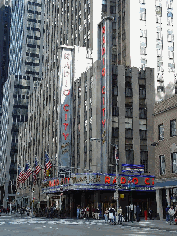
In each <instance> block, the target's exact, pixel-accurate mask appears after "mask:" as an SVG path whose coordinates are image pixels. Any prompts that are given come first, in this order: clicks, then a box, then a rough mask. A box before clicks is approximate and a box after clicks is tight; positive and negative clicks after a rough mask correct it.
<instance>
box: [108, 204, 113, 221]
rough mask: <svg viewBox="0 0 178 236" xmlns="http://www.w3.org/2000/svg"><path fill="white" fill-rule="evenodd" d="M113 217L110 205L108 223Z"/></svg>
mask: <svg viewBox="0 0 178 236" xmlns="http://www.w3.org/2000/svg"><path fill="white" fill-rule="evenodd" d="M113 219H114V215H113V209H112V207H111V206H110V208H109V220H110V223H111V224H113Z"/></svg>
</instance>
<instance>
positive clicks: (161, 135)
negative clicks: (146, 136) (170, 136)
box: [158, 124, 164, 140]
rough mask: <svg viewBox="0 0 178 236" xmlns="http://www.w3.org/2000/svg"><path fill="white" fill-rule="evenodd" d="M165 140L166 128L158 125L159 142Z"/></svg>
mask: <svg viewBox="0 0 178 236" xmlns="http://www.w3.org/2000/svg"><path fill="white" fill-rule="evenodd" d="M163 139H164V126H163V124H161V125H158V140H163Z"/></svg>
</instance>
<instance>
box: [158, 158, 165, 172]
mask: <svg viewBox="0 0 178 236" xmlns="http://www.w3.org/2000/svg"><path fill="white" fill-rule="evenodd" d="M159 160H160V175H165V169H166V165H165V157H164V155H161V156H159Z"/></svg>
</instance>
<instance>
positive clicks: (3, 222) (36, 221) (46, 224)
mask: <svg viewBox="0 0 178 236" xmlns="http://www.w3.org/2000/svg"><path fill="white" fill-rule="evenodd" d="M15 225H19V226H20V225H21V226H24V227H25V225H27V226H28V227H31V226H32V227H33V229H36V230H43V229H45V228H46V229H49V230H50V229H51V230H52V229H58V228H60V227H64V226H66V227H70V226H71V227H72V226H74V227H75V226H76V227H77V226H78V227H80V226H81V227H84V228H87V229H92V228H93V227H94V228H97V227H98V228H102V229H104V228H106V229H107V230H111V231H112V230H113V229H116V228H117V229H118V230H119V231H120V232H122V236H132V235H134V236H135V235H138V236H139V235H144V236H147V235H148V236H150V235H156V236H157V235H173V236H175V235H177V232H176V231H174V230H173V231H169V232H168V231H166V230H164V229H162V230H160V229H152V228H150V227H151V225H149V224H148V223H146V222H143V223H142V224H141V225H142V228H139V227H134V226H128V225H124V226H123V225H108V224H106V223H105V222H104V220H75V219H54V220H53V219H45V218H31V217H28V216H25V217H23V218H21V217H15V216H9V215H5V216H1V217H0V230H1V227H6V228H7V229H8V226H9V227H13V226H15ZM149 226H150V227H149ZM108 232H109V231H108Z"/></svg>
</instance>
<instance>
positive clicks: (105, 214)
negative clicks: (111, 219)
mask: <svg viewBox="0 0 178 236" xmlns="http://www.w3.org/2000/svg"><path fill="white" fill-rule="evenodd" d="M108 215H109V211H108V208H106V210H105V212H104V218H105V223H108Z"/></svg>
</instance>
